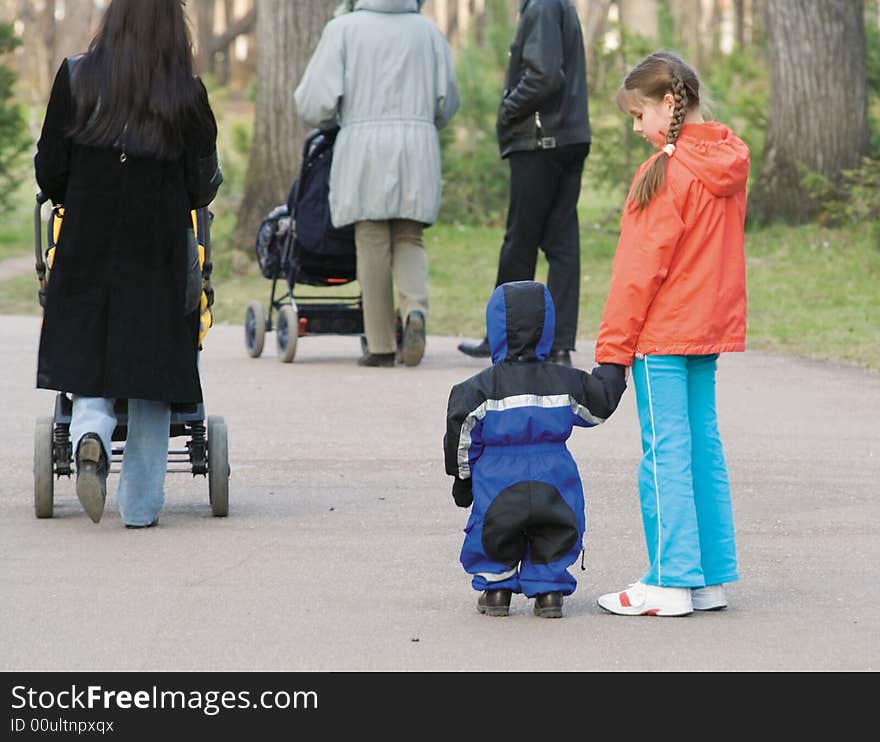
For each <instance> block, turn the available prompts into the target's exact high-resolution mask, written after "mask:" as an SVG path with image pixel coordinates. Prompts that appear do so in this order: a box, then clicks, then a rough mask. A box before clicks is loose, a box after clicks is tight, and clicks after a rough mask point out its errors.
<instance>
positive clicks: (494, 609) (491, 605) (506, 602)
mask: <svg viewBox="0 0 880 742" xmlns="http://www.w3.org/2000/svg"><path fill="white" fill-rule="evenodd" d="M512 592H513V591H512V590H504V589H501V590H484V591H483V593H482V595H480V597H479V598H477V610H478V611H479V612H480V613H482V614H484V615H486V616H507V615H508V614H509V613H510V596H511V593H512Z"/></svg>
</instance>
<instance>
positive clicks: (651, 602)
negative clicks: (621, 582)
mask: <svg viewBox="0 0 880 742" xmlns="http://www.w3.org/2000/svg"><path fill="white" fill-rule="evenodd" d="M598 603H599V607H600V608H604V609H605V610H606V611H608V612H609V613H616V614H617V615H618V616H687V615H689V614H691V613H693V611H694V607H693V603H692V602H691V590H690V588H688V587H659V586H657V585H646V584H645V583H644V582H634V583H633V584H632V585H630V586H629V587H628V588H627V589H626V590H622V591H621V592H619V593H606V594H605V595H602V596H600V597H599V600H598Z"/></svg>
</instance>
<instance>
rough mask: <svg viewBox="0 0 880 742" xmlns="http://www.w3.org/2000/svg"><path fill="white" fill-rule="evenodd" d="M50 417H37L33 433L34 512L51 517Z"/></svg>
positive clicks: (51, 441) (52, 463) (51, 461)
mask: <svg viewBox="0 0 880 742" xmlns="http://www.w3.org/2000/svg"><path fill="white" fill-rule="evenodd" d="M54 422H55V421H54V420H53V419H52V418H51V417H41V418H38V419H37V427H36V430H35V433H34V514H35V515H36V516H37V517H38V518H51V517H52V512H53V510H54V478H53V474H54V469H55V466H54V464H55V462H54V460H53V459H54V456H53V445H52V444H53V440H52V434H53V429H54Z"/></svg>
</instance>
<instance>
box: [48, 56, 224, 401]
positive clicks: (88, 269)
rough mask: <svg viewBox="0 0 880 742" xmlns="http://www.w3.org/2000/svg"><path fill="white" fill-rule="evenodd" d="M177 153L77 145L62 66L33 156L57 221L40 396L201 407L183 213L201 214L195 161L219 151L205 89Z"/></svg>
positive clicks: (66, 76) (187, 221)
mask: <svg viewBox="0 0 880 742" xmlns="http://www.w3.org/2000/svg"><path fill="white" fill-rule="evenodd" d="M199 88H200V91H201V95H200V96H199V105H198V108H199V109H200V110H199V111H198V115H193V116H190V117H188V119H187V123H186V125H185V132H184V143H185V151H184V153H183V155H182V156H181V157H180V158H178V159H175V160H160V159H156V158H143V157H134V156H132V155H126V157H122V156H121V155H122V153H121V151H120V150H119V149H113V148H98V147H91V146H84V145H80V144H77V143H76V142H74V141H72V139H71V138H70V137H69V136H68V135H67V130H68V127H69V126H70V124H71V122H72V121H73V110H74V102H73V98H72V96H71V87H70V74H69V70H68V65H67V60H65V61H64V62H62V64H61V67H60V69H59V70H58V73H57V75H56V76H55V82H54V84H53V87H52V93H51V96H50V98H49V105H48V108H47V110H46V118H45V121H44V122H43V130H42V134H41V136H40V140H39V142H38V144H37V154H36V157H35V158H34V165H35V170H36V177H37V183H38V184H39V186H40V188H41V189H42V191H43V193H45V194H46V195H47V196H49V198H50V199H51V200H52V202H53V203H55V204H60V203H63V204H64V220H63V223H62V228H61V235H60V239H59V242H58V248H57V249H56V251H55V262H54V266H53V268H52V270H51V273H50V278H49V284H48V291H47V298H46V307H45V311H44V315H43V326H42V331H41V334H40V351H39V360H38V365H37V387H39V388H43V389H56V390H59V391H65V392H70V393H73V394H77V395H81V396H87V397H108V398H124V399H152V400H159V401H168V402H200V401H202V389H201V383H200V381H199V370H198V331H199V317H198V311H195V312H191V313H190V314H188V315H184V309H183V307H184V290H185V281H186V274H187V265H186V257H187V236H186V233H187V229H188V228H189V227H190V226H191V221H190V219H191V217H190V211H191V209H194V208H196V207H199V206H204V205H205V204H204V203H200V200H203V199H204V194H200V193H198V188H199V178H198V174H199V160H200V159H201V158H203V157H207V156H210V154H211V153H212V152H213V151H214V148H215V146H216V138H217V126H216V122H215V120H214V115H213V112H212V111H211V107H210V104H209V102H208V94H207V91H205V89H204V86H203V85H201V83H200V84H199Z"/></svg>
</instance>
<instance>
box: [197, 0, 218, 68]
mask: <svg viewBox="0 0 880 742" xmlns="http://www.w3.org/2000/svg"><path fill="white" fill-rule="evenodd" d="M214 4H215V0H195V3H194V5H195V8H194V10H195V26H194V28H195V36H196V59H195V63H196V64H195V67H196V74H198V75H208V74H213V72H214V10H215V8H214Z"/></svg>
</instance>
